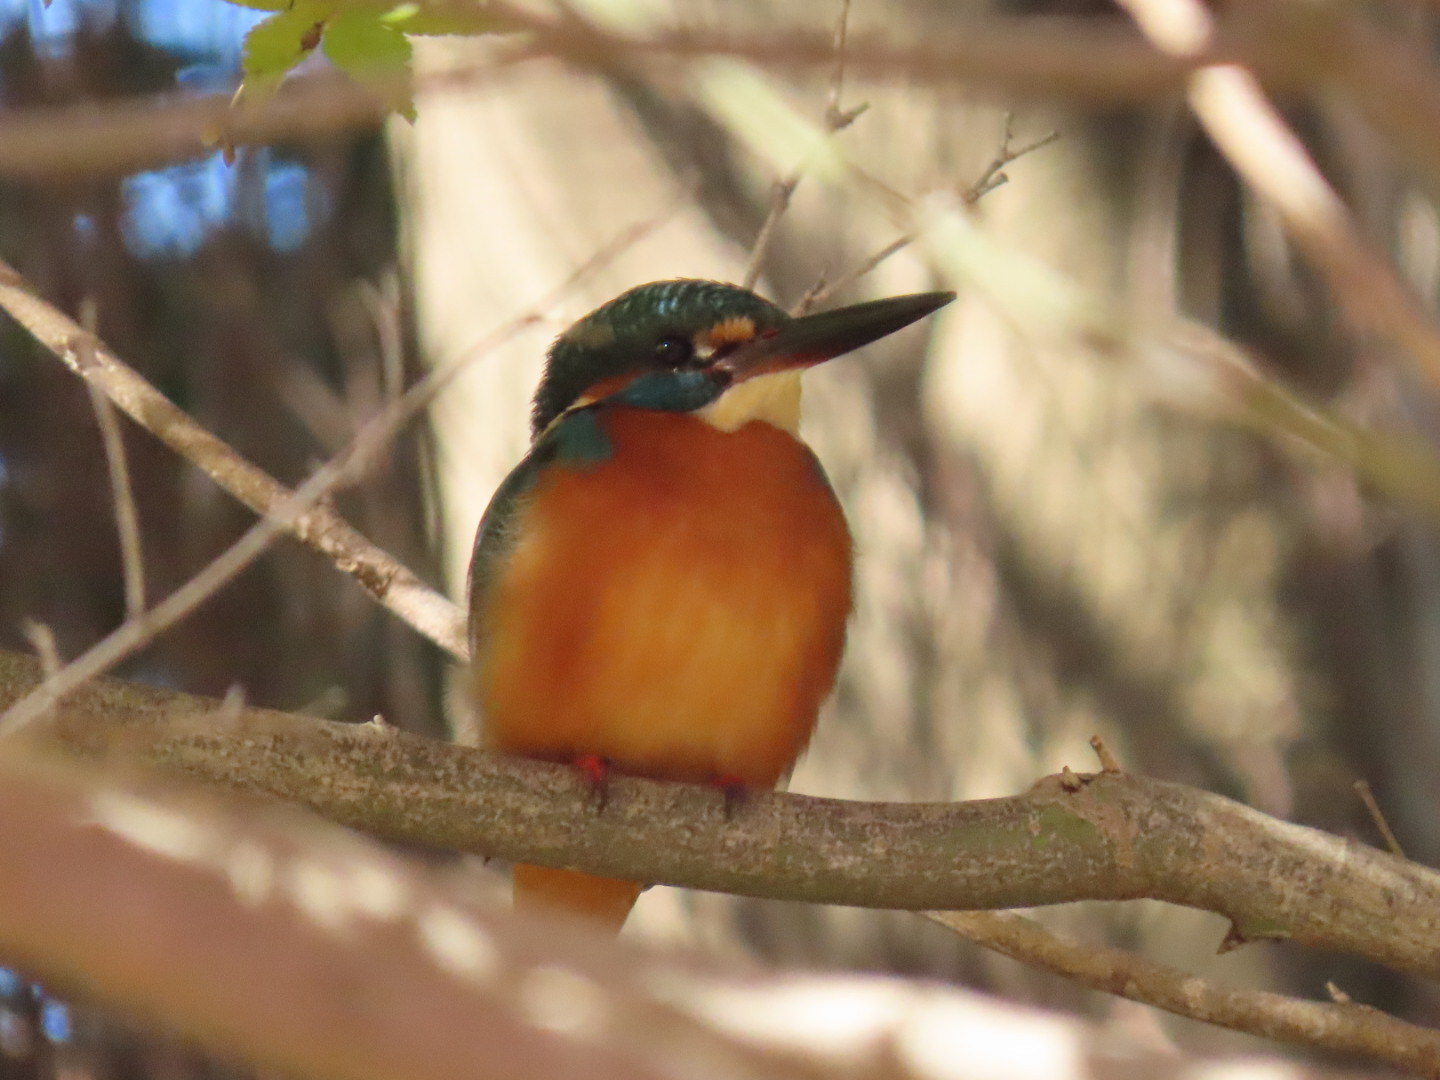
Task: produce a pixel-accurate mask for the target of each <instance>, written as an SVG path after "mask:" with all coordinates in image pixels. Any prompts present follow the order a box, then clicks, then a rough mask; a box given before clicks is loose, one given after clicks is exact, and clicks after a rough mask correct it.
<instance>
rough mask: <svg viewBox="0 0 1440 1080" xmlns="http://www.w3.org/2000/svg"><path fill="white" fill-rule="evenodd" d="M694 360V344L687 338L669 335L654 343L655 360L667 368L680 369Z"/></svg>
mask: <svg viewBox="0 0 1440 1080" xmlns="http://www.w3.org/2000/svg"><path fill="white" fill-rule="evenodd" d="M694 358H695V343H694V342H693V341H691V340H690V339H689V338H688V337H683V336H681V335H679V334H669V335H667V336H665V337H663V338H661V339H660V340H659V341H658V342H656V343H655V359H656V360H658V361H659V362H660V363H661V364H663V365H664V366H665V367H668V368H682V367H684V366H685V365H686V364H688V363H689V362H690V361H691V360H693V359H694Z"/></svg>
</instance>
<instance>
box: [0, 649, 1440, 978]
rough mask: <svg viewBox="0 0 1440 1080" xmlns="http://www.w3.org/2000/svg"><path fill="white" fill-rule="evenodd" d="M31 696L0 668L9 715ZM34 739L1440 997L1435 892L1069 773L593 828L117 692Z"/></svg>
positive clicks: (76, 698)
mask: <svg viewBox="0 0 1440 1080" xmlns="http://www.w3.org/2000/svg"><path fill="white" fill-rule="evenodd" d="M38 678H39V671H38V666H37V665H36V664H35V663H34V662H33V661H30V660H28V659H26V658H23V657H18V656H15V655H13V654H4V653H0V704H3V703H4V702H5V701H7V700H10V699H12V698H13V697H14V696H16V695H18V694H21V693H23V692H25V691H26V690H27V689H28V688H29V687H30V686H32V685H33V684H34V683H35V682H36V681H37V680H38ZM44 730H46V731H48V732H50V733H52V734H53V735H54V736H55V737H56V738H58V739H59V741H60V742H61V744H62V745H63V746H65V747H66V748H67V749H68V750H69V751H71V752H72V753H75V754H78V755H82V756H86V757H107V756H112V755H119V756H121V757H124V758H131V759H137V760H140V761H143V762H145V763H147V764H151V765H155V766H160V767H162V768H167V769H172V770H179V771H180V772H183V773H185V774H187V775H190V776H194V777H198V778H201V779H204V780H206V781H209V782H212V783H218V784H222V785H224V786H228V787H232V788H236V789H240V790H243V791H251V792H262V793H265V794H269V795H273V796H276V797H278V798H281V799H285V800H287V801H291V802H296V803H299V804H301V805H304V806H307V807H309V808H311V809H312V810H314V811H316V812H317V813H319V814H321V815H322V816H324V817H327V818H329V819H331V820H332V821H337V822H340V823H341V824H345V825H349V826H351V827H353V828H356V829H359V830H361V831H364V832H367V833H370V834H372V835H375V836H379V837H383V838H385V839H389V840H395V841H403V842H405V843H409V844H416V845H422V846H427V847H434V848H442V849H447V850H455V851H468V852H474V853H478V854H483V855H487V856H497V857H500V858H505V859H521V860H523V861H525V862H533V863H540V864H542V865H549V866H566V867H573V868H577V869H582V870H587V871H590V872H593V873H600V874H605V875H609V876H614V877H622V878H631V879H635V880H641V881H653V882H658V883H662V884H669V885H682V886H688V887H691V888H698V889H709V890H713V891H718V892H729V893H737V894H740V895H745V896H762V897H771V898H774V899H781V900H801V901H807V902H811V903H822V904H842V905H852V906H859V907H878V908H893V909H903V910H916V911H921V910H930V909H966V910H982V909H994V908H1010V907H1033V906H1039V905H1044V904H1057V903H1065V902H1069V901H1074V900H1129V899H1137V898H1141V897H1149V898H1153V899H1157V900H1166V901H1169V902H1171V903H1176V904H1184V905H1187V906H1190V907H1196V908H1201V909H1204V910H1207V911H1214V912H1218V913H1219V914H1221V915H1224V916H1226V917H1227V918H1229V919H1230V920H1231V922H1232V924H1233V927H1232V931H1231V938H1232V940H1233V941H1236V942H1244V941H1256V940H1265V939H1285V938H1288V939H1292V940H1294V941H1297V942H1300V943H1302V944H1305V945H1310V946H1314V947H1317V948H1323V949H1329V950H1332V951H1337V952H1346V953H1351V954H1354V955H1357V956H1364V957H1368V958H1370V959H1372V960H1376V961H1378V962H1380V963H1384V964H1388V965H1390V966H1392V967H1395V968H1397V969H1400V970H1405V971H1413V972H1416V973H1419V974H1423V975H1429V976H1432V977H1433V976H1436V975H1440V874H1437V873H1436V872H1435V871H1433V870H1430V869H1428V868H1426V867H1422V866H1418V865H1416V864H1414V863H1410V862H1406V861H1405V860H1402V859H1398V858H1396V857H1395V856H1393V855H1389V854H1387V853H1385V852H1382V851H1378V850H1375V849H1373V848H1369V847H1366V846H1364V845H1362V844H1359V843H1356V842H1354V841H1350V840H1346V839H1342V838H1340V837H1336V836H1331V835H1329V834H1326V833H1322V832H1318V831H1316V830H1314V829H1307V828H1303V827H1301V826H1298V825H1291V824H1288V823H1286V822H1282V821H1277V820H1275V819H1273V818H1269V817H1266V816H1265V815H1264V814H1261V813H1258V812H1257V811H1254V810H1251V809H1249V808H1248V807H1245V806H1242V805H1240V804H1239V803H1235V802H1232V801H1231V800H1229V799H1224V798H1221V797H1220V796H1217V795H1212V794H1209V793H1207V792H1203V791H1197V790H1194V789H1192V788H1186V787H1182V786H1180V785H1176V784H1168V783H1162V782H1160V781H1156V780H1149V779H1145V778H1143V777H1138V776H1131V775H1125V774H1118V775H1117V774H1103V775H1099V776H1094V777H1083V778H1082V777H1079V776H1076V775H1075V774H1068V773H1067V774H1062V775H1061V776H1058V777H1050V778H1047V779H1045V780H1042V781H1041V782H1040V783H1038V784H1037V785H1035V787H1034V788H1032V789H1031V790H1030V791H1028V792H1026V793H1024V794H1023V795H1017V796H1013V797H1010V798H1003V799H986V800H980V801H976V802H966V803H946V804H926V803H862V802H845V801H839V800H833V799H816V798H808V797H805V796H800V795H787V794H778V793H777V794H772V793H755V794H753V795H751V796H749V797H748V798H747V800H746V802H745V804H744V807H743V809H742V810H741V812H739V813H738V814H736V815H734V817H733V818H732V819H728V820H727V818H726V815H725V812H724V807H723V805H722V802H721V800H720V799H719V798H718V797H717V796H716V795H715V793H714V792H713V791H710V790H708V789H706V788H703V787H695V786H691V785H685V784H665V783H655V782H651V781H642V780H634V779H629V778H625V777H617V778H616V779H615V781H614V783H613V785H612V787H611V790H610V792H609V796H608V800H607V803H606V806H605V808H604V811H603V812H597V811H596V808H595V805H594V802H593V799H592V796H591V793H590V790H589V788H588V786H587V785H586V784H585V783H584V781H583V780H582V779H581V778H579V777H577V776H576V775H574V774H573V771H572V770H569V769H566V768H563V767H560V766H555V765H548V764H545V763H542V762H533V761H525V760H519V759H511V758H506V757H502V756H499V755H495V754H489V753H485V752H482V751H478V750H474V749H470V748H467V747H459V746H452V745H448V744H444V743H438V742H434V741H432V740H426V739H420V738H418V737H415V736H411V735H408V734H405V733H404V732H401V731H398V730H396V729H394V728H390V727H386V726H384V725H376V724H368V725H347V724H336V723H328V722H324V721H319V720H311V719H308V718H304V717H297V716H291V715H289V714H284V713H275V712H268V711H264V710H243V711H237V710H234V709H229V710H227V709H226V708H225V707H224V705H223V704H222V703H220V702H216V701H212V700H209V699H204V698H194V697H189V696H186V695H180V694H174V693H171V692H168V691H161V690H152V689H147V688H144V687H138V686H133V685H128V684H124V683H119V682H114V681H106V682H100V683H95V684H92V685H90V686H88V687H86V688H83V689H81V690H79V691H77V692H76V693H75V694H74V695H73V697H72V698H70V699H67V700H66V701H65V702H64V703H62V704H61V706H60V707H59V708H58V710H57V712H56V714H55V718H54V720H53V721H52V722H50V723H48V724H47V726H46V727H45V728H44ZM1217 944H1218V943H1217Z"/></svg>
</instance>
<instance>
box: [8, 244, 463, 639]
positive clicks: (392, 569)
mask: <svg viewBox="0 0 1440 1080" xmlns="http://www.w3.org/2000/svg"><path fill="white" fill-rule="evenodd" d="M0 308H3V309H4V310H5V311H7V312H9V314H10V315H11V316H12V317H13V318H14V319H15V321H16V322H18V323H20V325H21V326H23V327H25V329H27V330H29V331H30V333H31V334H33V335H34V336H35V338H36V339H37V340H38V341H39V342H40V344H42V345H44V346H45V347H46V348H47V349H48V350H49V351H50V352H51V353H52V354H53V355H55V356H56V357H57V358H59V359H60V360H61V361H62V362H63V363H64V364H65V365H66V366H67V367H69V368H70V370H72V371H73V372H75V374H77V375H79V376H80V377H81V378H83V379H85V381H86V382H88V383H90V384H91V385H93V386H96V387H98V388H99V389H100V390H101V391H102V392H103V393H104V394H105V395H106V396H107V397H108V398H109V399H110V400H111V401H112V402H114V403H115V405H117V406H118V407H119V408H120V409H121V411H122V412H124V413H126V414H127V415H128V416H129V417H130V418H131V419H133V420H134V421H136V422H137V423H138V424H140V426H141V427H143V428H145V429H146V430H147V431H149V432H150V433H151V434H152V435H155V436H156V437H157V438H159V439H160V440H161V441H162V442H164V443H165V444H166V445H167V446H169V447H170V448H171V449H172V450H174V451H175V452H176V453H178V454H180V456H181V457H183V458H185V459H186V460H187V461H189V462H190V463H191V464H193V465H195V466H196V467H197V468H199V469H201V470H202V471H203V472H205V473H206V475H208V476H209V477H210V478H211V479H212V480H214V481H215V482H216V483H217V484H219V485H220V486H221V487H222V488H224V489H225V490H226V491H228V492H229V493H230V494H231V495H233V496H235V497H236V498H237V499H239V500H240V501H241V502H243V503H244V504H245V505H246V506H249V507H250V508H251V509H252V510H254V511H255V512H256V513H260V514H265V513H268V512H270V511H271V509H272V508H273V507H276V506H278V505H279V504H280V503H281V502H282V501H283V500H285V499H286V498H288V497H289V495H290V492H289V490H288V489H287V488H286V487H285V486H284V485H283V484H281V483H280V482H279V481H277V480H275V479H274V478H273V477H271V476H269V475H268V474H267V473H265V472H264V471H263V470H261V469H259V468H257V467H256V466H254V465H253V464H251V463H250V462H249V461H247V460H246V459H245V458H244V457H242V456H241V455H240V454H238V453H237V452H236V451H235V450H234V449H233V448H231V447H230V446H229V445H228V444H226V443H225V442H224V441H223V440H221V439H219V438H217V437H216V436H214V435H213V434H211V433H210V432H209V431H207V430H206V429H205V428H203V427H201V426H200V425H199V424H197V423H196V422H195V421H194V420H193V419H191V418H190V416H189V415H187V414H186V413H185V412H184V411H183V410H181V409H179V408H178V407H176V406H175V405H174V404H173V403H172V402H171V401H170V400H169V399H168V398H167V397H165V395H164V394H162V393H160V391H158V390H157V389H155V387H154V386H152V385H151V384H150V383H149V382H147V381H146V380H145V378H144V377H143V376H141V375H140V374H139V373H138V372H137V371H135V369H134V368H132V367H130V366H129V365H128V364H126V363H125V361H124V360H122V359H121V358H120V357H119V356H118V355H116V354H115V353H114V352H112V351H111V350H110V349H109V348H108V347H106V345H105V344H104V343H103V342H101V341H98V340H97V339H96V338H95V337H94V335H91V334H86V333H85V332H84V330H82V329H81V328H80V327H79V326H77V325H76V324H75V323H74V322H73V321H72V320H71V319H70V318H69V317H68V316H66V315H65V313H64V312H62V311H60V310H59V309H57V308H56V307H55V306H54V305H52V304H50V303H49V302H47V301H46V300H44V299H43V298H42V297H41V296H40V295H39V294H38V293H37V292H35V290H34V289H33V288H32V287H31V286H30V284H29V283H28V282H27V281H25V279H24V278H23V277H21V276H20V274H18V273H17V272H16V271H15V270H13V269H12V268H11V267H9V266H8V265H6V264H5V263H4V262H0ZM287 528H288V529H289V530H290V531H291V532H292V533H294V535H295V536H297V537H298V538H299V539H300V540H302V541H303V542H305V543H307V544H309V545H310V546H312V547H314V548H316V549H317V550H319V551H320V552H321V553H322V554H324V555H326V556H328V557H329V558H330V559H331V560H332V561H334V562H335V563H336V564H337V565H338V566H340V567H341V568H342V569H344V570H345V571H346V572H347V573H349V574H350V575H351V576H352V577H354V578H355V579H356V580H357V581H358V582H359V583H360V584H361V585H362V586H363V587H364V588H365V589H366V590H367V591H368V592H370V594H371V595H372V596H374V597H375V598H376V599H377V600H378V601H379V602H380V603H382V604H383V605H385V607H387V608H389V609H390V610H391V611H392V612H394V613H395V614H396V615H398V616H400V618H402V619H404V620H405V621H406V622H408V623H410V625H411V626H413V627H415V629H416V630H418V631H419V632H420V633H421V634H423V635H425V636H426V637H428V638H430V639H431V640H432V641H435V642H436V643H438V644H439V645H440V646H441V647H442V648H445V649H448V650H449V651H450V652H451V653H452V654H454V655H456V656H458V657H461V658H463V657H464V654H465V632H464V625H465V620H464V616H463V614H462V613H461V612H460V611H459V609H458V608H456V606H455V605H454V604H452V603H450V602H449V601H448V600H446V599H445V598H444V597H442V596H440V595H439V594H437V593H436V592H435V591H434V590H433V589H431V588H430V587H429V586H427V585H426V584H425V583H424V582H422V581H421V580H420V579H419V578H418V577H416V576H415V574H413V573H412V572H411V571H410V570H408V569H407V568H405V567H404V566H402V565H400V563H398V562H396V561H395V559H394V558H392V557H391V556H390V555H389V554H387V553H386V552H384V551H382V550H380V549H379V548H377V547H376V546H375V545H373V544H371V543H370V542H369V541H368V540H367V539H366V538H365V537H364V536H362V535H361V534H360V533H359V532H357V531H356V530H355V529H354V528H352V527H351V526H350V525H349V523H347V522H346V521H345V520H344V519H343V518H341V517H340V516H339V515H338V514H336V513H335V512H334V511H333V510H332V509H330V508H329V507H327V506H325V505H313V506H308V507H307V508H306V509H305V512H303V513H300V514H297V515H295V516H294V517H293V520H289V521H287Z"/></svg>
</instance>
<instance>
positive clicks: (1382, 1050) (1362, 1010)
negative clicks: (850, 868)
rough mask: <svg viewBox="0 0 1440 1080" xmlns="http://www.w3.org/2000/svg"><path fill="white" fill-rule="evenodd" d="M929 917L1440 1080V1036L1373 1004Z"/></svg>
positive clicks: (1150, 999) (1196, 1013)
mask: <svg viewBox="0 0 1440 1080" xmlns="http://www.w3.org/2000/svg"><path fill="white" fill-rule="evenodd" d="M927 915H928V917H929V918H931V919H933V920H934V921H935V922H938V923H939V924H940V925H942V926H947V927H949V928H950V929H951V930H954V931H955V932H956V933H957V934H959V935H961V936H962V937H965V938H968V939H969V940H971V941H974V942H976V943H977V944H980V945H983V946H985V947H986V948H987V949H993V950H995V951H996V952H998V953H1001V954H1002V955H1004V956H1008V957H1010V958H1011V959H1012V960H1018V961H1020V962H1021V963H1022V964H1029V965H1031V966H1032V967H1038V968H1040V969H1041V970H1044V971H1051V972H1054V973H1055V974H1057V975H1063V976H1064V977H1065V978H1067V979H1071V980H1073V981H1075V982H1078V983H1080V984H1081V985H1083V986H1088V987H1090V988H1091V989H1092V990H1099V991H1101V992H1102V993H1106V994H1117V995H1119V996H1120V997H1124V998H1129V999H1130V1000H1131V1001H1139V1002H1142V1003H1143V1004H1146V1005H1154V1006H1156V1007H1158V1008H1161V1009H1165V1010H1166V1011H1167V1012H1172V1013H1175V1014H1176V1015H1177V1016H1187V1017H1189V1018H1190V1019H1192V1020H1202V1021H1204V1022H1206V1023H1210V1024H1218V1025H1220V1026H1221V1027H1227V1028H1231V1029H1233V1030H1235V1031H1247V1032H1249V1033H1250V1034H1252V1035H1260V1036H1263V1037H1264V1038H1267V1039H1280V1040H1282V1041H1284V1042H1290V1043H1297V1044H1299V1045H1303V1046H1314V1047H1320V1048H1323V1049H1326V1050H1330V1051H1333V1052H1334V1053H1339V1054H1363V1055H1365V1056H1366V1057H1370V1058H1373V1059H1375V1060H1376V1061H1383V1062H1386V1063H1387V1064H1389V1065H1393V1066H1395V1067H1396V1068H1398V1069H1405V1070H1407V1071H1410V1072H1416V1073H1419V1074H1420V1075H1422V1076H1431V1077H1435V1076H1440V1032H1437V1031H1432V1030H1431V1029H1429V1028H1423V1027H1419V1026H1418V1025H1416V1024H1408V1023H1406V1022H1405V1021H1403V1020H1400V1019H1397V1018H1396V1017H1393V1016H1390V1015H1388V1014H1386V1013H1383V1012H1381V1011H1380V1010H1378V1009H1373V1008H1370V1007H1369V1006H1367V1005H1357V1004H1354V1003H1347V1004H1341V1003H1331V1002H1322V1001H1302V1000H1300V999H1298V998H1292V997H1286V996H1285V995H1284V994H1275V993H1270V992H1268V991H1264V990H1231V989H1228V988H1225V987H1221V986H1216V985H1215V984H1213V983H1209V982H1206V981H1205V980H1203V979H1198V978H1196V977H1195V976H1193V975H1190V974H1188V973H1186V972H1183V971H1177V970H1175V969H1174V968H1170V967H1166V966H1165V965H1164V964H1157V963H1156V962H1155V961H1153V960H1147V959H1146V958H1145V957H1143V956H1136V955H1134V954H1133V953H1128V952H1126V951H1125V950H1124V949H1115V948H1111V947H1109V946H1105V945H1090V944H1082V943H1080V942H1078V941H1074V940H1071V939H1070V938H1067V937H1063V936H1061V935H1059V934H1055V933H1052V932H1051V931H1049V930H1047V929H1046V928H1045V927H1043V926H1041V925H1040V924H1039V923H1038V922H1036V921H1035V920H1034V919H1027V918H1026V917H1025V916H1023V915H1018V914H1016V913H1014V912H1010V911H931V912H927Z"/></svg>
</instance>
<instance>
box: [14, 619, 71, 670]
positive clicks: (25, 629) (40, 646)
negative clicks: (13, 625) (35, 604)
mask: <svg viewBox="0 0 1440 1080" xmlns="http://www.w3.org/2000/svg"><path fill="white" fill-rule="evenodd" d="M20 632H21V633H22V634H24V635H25V640H26V641H28V642H29V643H30V647H31V648H32V649H34V650H35V655H36V657H37V658H38V659H39V660H40V670H41V671H42V672H44V673H45V677H46V678H47V679H48V678H50V677H51V676H52V675H54V674H55V673H56V672H57V671H59V670H60V667H61V664H60V649H59V647H58V646H57V645H56V644H55V631H54V630H52V629H50V624H49V623H43V622H40V621H39V620H38V619H25V620H23V621H22V622H21V623H20Z"/></svg>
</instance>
